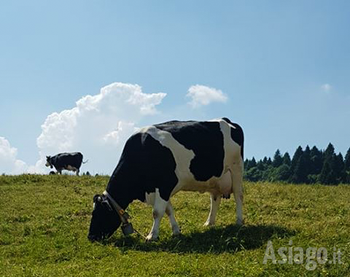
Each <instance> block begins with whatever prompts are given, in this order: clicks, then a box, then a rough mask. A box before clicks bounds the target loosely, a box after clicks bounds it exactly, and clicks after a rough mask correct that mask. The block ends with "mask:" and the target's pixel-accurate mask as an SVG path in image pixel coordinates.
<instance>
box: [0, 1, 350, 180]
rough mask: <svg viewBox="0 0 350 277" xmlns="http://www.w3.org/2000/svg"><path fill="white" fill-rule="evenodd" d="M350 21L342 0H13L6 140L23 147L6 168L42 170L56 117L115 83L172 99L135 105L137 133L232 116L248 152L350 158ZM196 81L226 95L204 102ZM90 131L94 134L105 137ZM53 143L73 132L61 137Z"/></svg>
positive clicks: (4, 84) (2, 13)
mask: <svg viewBox="0 0 350 277" xmlns="http://www.w3.org/2000/svg"><path fill="white" fill-rule="evenodd" d="M349 28H350V2H349V1H338V0H336V1H35V0H34V1H1V2H0V34H1V43H0V95H1V101H0V137H2V138H3V140H2V141H3V144H2V147H5V148H6V147H7V150H8V149H10V150H11V151H8V153H10V154H8V155H3V157H2V158H1V157H0V166H1V165H4V164H6V159H7V158H8V159H12V160H11V162H13V160H15V161H17V160H20V161H22V162H23V163H25V164H26V166H31V165H34V164H35V163H36V162H37V161H38V159H40V157H41V156H43V155H45V154H47V155H50V154H51V155H52V154H55V153H44V152H45V151H46V150H48V149H50V150H51V151H55V150H57V151H58V150H61V149H62V147H61V148H59V149H58V148H57V149H55V148H54V147H53V146H52V145H51V146H50V147H51V148H46V149H45V147H43V146H40V145H38V141H37V140H38V138H39V136H40V135H41V134H43V133H44V131H43V129H42V125H43V124H44V123H45V122H47V121H46V120H47V118H48V116H49V115H51V114H53V113H58V114H60V113H61V112H62V111H64V110H71V109H73V108H74V107H75V106H76V102H77V101H78V100H80V99H82V98H84V97H85V96H86V95H92V96H93V95H98V94H99V93H100V89H101V88H103V87H105V86H107V85H109V84H112V83H114V82H120V83H124V84H133V85H135V84H137V85H139V86H141V87H142V93H145V94H156V93H159V92H162V93H165V94H166V96H165V97H164V98H162V100H161V103H158V104H156V110H157V112H154V113H150V114H146V115H145V114H143V113H140V115H139V116H138V117H137V118H136V117H135V118H134V117H133V116H132V115H128V112H127V111H125V113H124V114H123V120H124V121H123V122H124V123H125V122H129V123H131V122H133V125H128V126H129V127H130V130H131V129H132V128H133V127H141V126H142V125H148V124H152V123H156V122H159V121H164V120H168V119H211V118H217V117H223V116H225V117H229V118H230V119H231V120H232V121H234V122H237V123H239V124H240V125H241V126H242V127H243V129H244V131H245V136H246V149H245V153H246V156H247V157H252V156H255V157H256V158H262V157H264V156H272V155H273V154H274V152H275V150H276V149H277V148H278V149H280V150H281V152H285V151H288V152H289V153H290V154H293V153H294V150H295V149H296V147H297V146H298V145H302V146H303V147H305V146H306V145H307V144H309V145H316V146H318V147H319V148H326V146H327V144H328V143H329V142H332V143H333V144H334V146H335V148H336V151H340V152H342V153H343V154H345V152H346V151H347V149H348V148H349V147H350V140H349V138H350V128H349V122H350V77H349V76H350V36H349ZM195 85H201V86H203V87H209V88H211V89H213V90H214V89H215V91H219V92H220V93H221V94H222V95H224V96H225V97H226V98H225V99H226V100H225V101H215V100H214V101H210V103H209V104H208V105H197V106H196V107H194V106H193V105H191V104H189V102H190V101H191V98H190V97H189V96H186V95H187V94H188V92H189V89H190V87H192V86H195ZM154 99H155V98H154ZM118 105H121V107H122V106H123V105H122V104H121V103H116V105H115V106H116V107H119V106H118ZM101 107H102V106H101ZM101 107H100V108H101ZM134 113H135V112H134ZM91 116H92V115H90V116H89V117H87V119H89V120H90V122H91V120H92V117H91ZM95 116H96V115H95ZM113 116H114V115H113ZM113 118H114V117H113ZM67 120H69V119H67ZM115 120H116V121H118V117H115ZM92 121H93V120H92ZM107 122H109V120H107V119H106V124H111V125H113V123H111V122H109V123H107ZM79 124H80V123H79ZM100 124H101V123H100ZM82 126H85V128H88V129H91V130H93V129H94V128H95V126H94V125H93V123H91V125H89V124H87V123H86V122H85V123H81V125H79V126H76V125H74V126H73V127H76V129H77V130H82V129H83V127H82ZM120 126H121V125H120ZM84 130H85V131H84V132H83V131H82V132H83V133H81V136H82V134H85V133H86V132H87V131H86V129H84ZM76 132H78V131H76ZM88 133H89V136H90V137H86V140H89V139H91V140H93V139H95V138H94V137H93V136H94V133H93V132H92V133H91V132H90V131H89V132H88ZM123 138H124V136H123ZM46 139H47V140H49V139H52V140H53V141H57V143H59V142H62V141H64V140H69V137H68V138H67V137H64V136H63V137H60V135H59V134H58V133H51V134H49V135H47V136H46ZM124 139H125V138H124ZM5 140H6V143H4V141H5ZM67 143H68V142H67ZM120 144H122V142H120ZM6 145H7V146H6ZM72 145H74V147H75V148H79V145H78V144H71V146H72ZM84 147H85V148H84ZM84 147H83V148H84V149H88V147H89V145H88V144H86V145H85V146H84ZM92 147H93V145H90V148H92ZM120 147H121V146H120V145H119V148H115V155H113V157H112V154H111V153H113V150H114V148H110V150H109V151H108V153H109V154H110V155H111V157H109V158H106V163H107V161H108V165H106V164H105V165H103V166H102V164H103V163H98V164H101V165H100V167H98V166H97V165H96V164H94V162H93V161H92V162H90V161H91V159H89V164H90V165H86V168H87V169H89V170H91V171H94V170H95V171H103V170H105V173H110V172H109V171H110V170H111V168H113V167H114V166H115V164H116V162H117V160H118V157H119V151H120ZM68 148H69V147H68ZM84 149H83V150H84ZM107 149H108V148H107V145H106V146H105V148H104V150H105V151H107ZM68 150H75V149H68ZM76 150H79V149H76ZM98 150H99V149H98V148H96V151H98ZM40 151H41V152H40ZM86 151H92V149H90V150H85V152H86ZM0 152H1V151H0ZM6 153H7V152H6ZM90 156H92V154H90ZM9 157H10V158H9ZM1 159H2V161H1ZM114 160H115V162H111V161H114ZM113 163H114V164H113ZM39 166H42V164H41V165H39ZM89 166H90V168H89ZM94 166H96V167H95V168H93V167H94ZM4 170H5V171H6V170H7V171H8V172H11V170H12V169H11V168H7V167H6V169H3V170H1V168H0V171H4ZM44 170H45V168H44Z"/></svg>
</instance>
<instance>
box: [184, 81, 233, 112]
mask: <svg viewBox="0 0 350 277" xmlns="http://www.w3.org/2000/svg"><path fill="white" fill-rule="evenodd" d="M186 97H188V98H191V101H190V102H188V103H189V104H190V105H191V106H192V107H193V108H198V107H200V106H206V105H209V104H210V103H212V102H221V103H225V102H227V100H228V98H227V96H226V95H225V94H224V93H223V92H222V91H221V90H218V89H215V88H211V87H207V86H202V85H195V86H191V87H190V88H189V89H188V93H187V94H186Z"/></svg>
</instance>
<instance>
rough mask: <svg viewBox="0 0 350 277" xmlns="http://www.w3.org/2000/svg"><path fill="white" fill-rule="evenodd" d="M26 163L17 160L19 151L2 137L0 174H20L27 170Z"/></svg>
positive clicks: (0, 139)
mask: <svg viewBox="0 0 350 277" xmlns="http://www.w3.org/2000/svg"><path fill="white" fill-rule="evenodd" d="M27 168H28V167H27V165H26V163H25V162H23V161H21V160H19V159H17V149H16V148H14V147H12V146H11V145H10V142H9V141H8V140H7V139H5V138H4V137H0V173H6V174H20V173H23V172H25V171H26V170H27Z"/></svg>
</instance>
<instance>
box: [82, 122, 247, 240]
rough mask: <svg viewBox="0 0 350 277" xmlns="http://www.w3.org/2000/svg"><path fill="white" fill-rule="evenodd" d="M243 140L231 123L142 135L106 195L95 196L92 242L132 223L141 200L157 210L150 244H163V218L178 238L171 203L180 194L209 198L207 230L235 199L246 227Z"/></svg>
mask: <svg viewBox="0 0 350 277" xmlns="http://www.w3.org/2000/svg"><path fill="white" fill-rule="evenodd" d="M243 140H244V139H243V131H242V128H241V127H240V126H239V125H238V124H235V123H232V122H231V121H230V120H229V119H227V118H222V119H218V120H211V121H170V122H165V123H162V124H157V125H154V126H149V127H145V128H143V129H141V130H140V131H138V132H137V133H135V134H134V135H132V136H131V137H130V138H129V139H128V141H127V142H126V144H125V147H124V150H123V152H122V155H121V157H120V160H119V163H118V165H117V167H116V169H115V170H114V172H113V174H112V176H111V178H110V180H109V182H108V185H107V188H106V191H105V192H104V193H103V194H102V195H95V196H94V199H93V200H94V209H93V212H92V218H91V223H90V229H89V235H88V238H89V239H90V240H91V241H100V240H102V239H104V238H108V237H109V236H111V235H112V234H113V233H114V231H115V230H116V229H117V228H118V227H119V226H120V225H121V223H122V221H123V223H125V221H127V220H125V217H124V210H125V209H126V208H127V207H128V205H129V204H130V203H131V202H132V201H133V200H136V199H138V200H141V201H144V202H146V203H148V204H151V205H152V206H153V218H154V221H153V226H152V229H151V231H150V233H149V235H148V236H147V240H155V239H157V238H158V234H159V226H160V221H161V219H162V217H163V215H164V213H166V214H167V215H168V217H169V220H170V223H171V226H172V231H173V234H174V235H176V234H179V233H180V228H179V226H178V224H177V223H176V220H175V217H174V210H173V207H172V205H171V203H170V197H171V196H172V195H174V194H175V193H177V192H178V191H180V190H184V191H199V192H209V193H210V196H211V198H210V199H211V207H210V213H209V216H208V219H207V221H206V222H205V225H214V224H215V218H216V214H217V211H218V208H219V204H220V200H221V198H222V197H225V198H228V197H229V196H230V194H231V193H233V194H234V197H235V201H236V214H237V216H236V217H237V218H236V220H237V221H236V222H237V224H242V223H243V214H242V205H243V189H242V184H243V182H242V176H243ZM122 227H123V226H122Z"/></svg>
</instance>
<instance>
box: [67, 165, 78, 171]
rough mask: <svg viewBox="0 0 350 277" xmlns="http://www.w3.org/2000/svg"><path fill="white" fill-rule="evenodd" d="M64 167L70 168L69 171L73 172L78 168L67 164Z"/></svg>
mask: <svg viewBox="0 0 350 277" xmlns="http://www.w3.org/2000/svg"><path fill="white" fill-rule="evenodd" d="M65 169H67V170H70V171H74V172H75V171H77V170H78V169H77V168H76V167H74V166H71V165H67V167H66V168H65Z"/></svg>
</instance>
